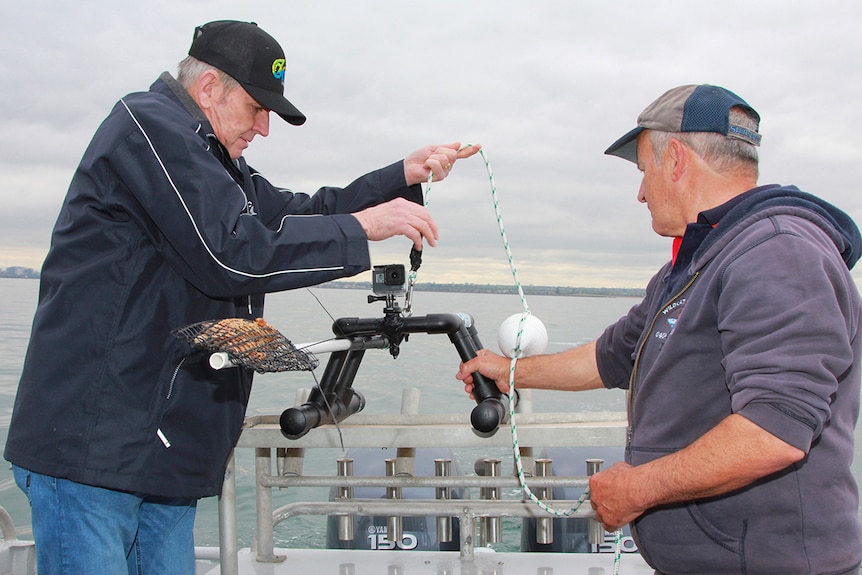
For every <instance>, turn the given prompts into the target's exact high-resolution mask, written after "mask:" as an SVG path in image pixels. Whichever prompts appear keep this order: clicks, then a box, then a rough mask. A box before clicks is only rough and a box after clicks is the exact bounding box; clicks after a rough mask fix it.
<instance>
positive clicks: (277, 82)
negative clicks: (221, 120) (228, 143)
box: [189, 20, 305, 126]
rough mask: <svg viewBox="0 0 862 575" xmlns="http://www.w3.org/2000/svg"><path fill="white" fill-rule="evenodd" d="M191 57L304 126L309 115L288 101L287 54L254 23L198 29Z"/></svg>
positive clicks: (224, 23) (214, 24) (232, 22)
mask: <svg viewBox="0 0 862 575" xmlns="http://www.w3.org/2000/svg"><path fill="white" fill-rule="evenodd" d="M189 56H192V57H194V58H197V59H198V60H200V61H202V62H206V63H207V64H209V65H211V66H215V67H216V68H218V69H219V70H221V71H222V72H224V73H225V74H227V75H228V76H230V77H231V78H233V79H234V80H236V81H237V82H239V84H240V85H241V86H242V87H243V88H244V89H245V91H246V92H248V95H249V96H251V97H252V98H254V99H255V100H256V101H257V103H258V104H260V105H261V106H263V107H264V108H266V109H268V110H272V111H273V112H275V113H276V114H278V115H279V116H281V117H282V118H283V119H284V120H285V121H287V122H289V123H291V124H293V125H294V126H300V125H302V124H303V123H305V115H304V114H303V113H302V112H300V111H299V110H297V109H296V106H294V105H293V104H291V103H290V102H289V101H288V100H287V98H285V97H284V71H285V66H286V63H285V59H284V50H282V49H281V46H279V45H278V42H276V41H275V38H273V37H272V36H270V35H269V34H267V33H266V32H264V31H263V30H261V29H260V28H259V27H258V25H257V24H255V23H254V22H239V21H236V20H218V21H215V22H210V23H209V24H204V25H202V26H198V27H197V28H195V35H194V38H193V39H192V46H191V48H189Z"/></svg>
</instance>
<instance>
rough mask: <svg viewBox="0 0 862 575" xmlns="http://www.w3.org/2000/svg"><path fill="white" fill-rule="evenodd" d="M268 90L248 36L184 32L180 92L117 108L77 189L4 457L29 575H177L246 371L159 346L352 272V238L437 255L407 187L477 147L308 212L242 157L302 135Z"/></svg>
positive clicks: (385, 177)
mask: <svg viewBox="0 0 862 575" xmlns="http://www.w3.org/2000/svg"><path fill="white" fill-rule="evenodd" d="M284 73H285V59H284V52H283V50H282V49H281V47H280V46H279V45H278V43H277V42H276V41H275V40H274V39H273V38H272V37H271V36H270V35H269V34H267V33H266V32H264V31H263V30H261V29H260V28H259V27H258V26H257V25H255V24H252V23H246V22H234V21H219V22H212V23H209V24H206V25H204V26H201V27H199V28H197V29H196V31H195V35H194V40H193V43H192V46H191V49H190V51H189V58H187V59H186V60H184V61H183V62H182V63H181V65H180V72H179V79H178V80H175V79H174V78H173V77H171V76H170V75H169V74H167V73H165V74H163V75H162V76H161V77H160V78H159V79H158V80H157V81H156V82H155V83H154V84H153V85H152V87H151V88H150V90H149V91H148V92H145V93H137V94H130V95H128V96H126V97H124V98H122V99H121V100H120V102H119V103H118V104H117V105H116V106H115V107H114V109H113V111H112V112H111V113H110V115H109V116H108V117H107V118H106V119H105V121H104V122H103V124H102V125H101V126H100V127H99V129H98V131H97V132H96V134H95V135H94V137H93V139H92V141H91V143H90V145H89V147H88V149H87V151H86V152H85V154H84V156H83V159H82V160H81V163H80V165H79V166H78V169H77V171H76V172H75V175H74V177H73V179H72V182H71V184H70V187H69V191H68V194H67V196H66V199H65V202H64V204H63V207H62V209H61V212H60V215H59V218H58V220H57V224H56V226H55V228H54V232H53V236H52V240H51V249H50V252H49V254H48V256H47V258H46V260H45V263H44V265H43V268H42V277H41V289H40V297H39V304H38V307H37V310H36V315H35V318H34V321H33V329H32V334H31V340H30V345H29V347H28V351H27V356H26V359H25V364H24V369H23V373H22V375H21V380H20V384H19V387H18V396H17V398H16V402H15V407H14V412H13V415H12V421H11V424H10V430H9V437H8V441H7V442H6V451H5V457H6V458H7V459H8V460H9V461H11V462H12V463H13V471H14V475H15V478H16V482H17V483H18V484H19V486H20V487H21V488H22V489H23V490H24V491H25V492H26V493H27V495H28V497H29V499H30V502H31V506H32V518H33V531H34V537H35V540H36V548H37V556H38V559H37V560H38V565H39V572H40V573H52V574H57V573H66V574H74V575H80V574H82V573H92V574H96V573H98V574H99V575H105V574H115V573H135V574H139V573H150V574H158V575H166V574H167V575H170V574H179V573H183V574H188V573H192V572H193V571H194V554H193V525H194V515H195V513H194V511H195V504H196V501H197V499H198V498H200V497H205V496H211V495H216V494H218V493H219V491H220V489H221V484H222V481H223V477H224V468H225V463H226V461H227V459H228V457H229V455H230V452H231V449H232V447H233V445H234V444H235V442H236V440H237V437H238V436H239V433H240V427H241V425H242V421H243V417H244V414H245V409H246V405H247V403H248V398H249V394H250V392H251V380H252V373H251V370H248V369H244V368H237V369H226V370H221V371H213V370H212V369H211V368H210V367H209V366H208V363H207V355H208V354H206V353H204V352H201V351H193V350H192V349H190V347H189V345H188V344H187V343H186V342H185V341H181V340H180V339H177V338H175V337H173V336H172V335H171V332H172V330H174V329H176V328H179V327H183V326H187V325H190V324H193V323H196V322H200V321H205V320H213V319H221V318H237V317H239V318H257V317H261V316H262V315H263V294H264V293H267V292H272V291H278V290H287V289H293V288H297V287H303V286H309V285H314V284H318V283H321V282H324V281H328V280H332V279H336V278H341V277H346V276H351V275H354V274H356V273H359V272H361V271H363V270H366V269H368V268H369V267H370V261H369V253H368V241H369V240H383V239H386V238H389V237H391V236H394V235H404V236H407V237H408V238H410V240H412V242H413V244H414V247H415V248H417V249H421V248H422V243H423V239H424V240H426V241H427V242H428V243H429V244H430V245H434V244H435V240H436V238H437V228H436V226H435V224H434V221H433V220H432V218H431V217H430V215H429V214H428V212H427V211H426V210H425V208H424V207H423V206H422V205H421V203H422V190H421V186H420V183H421V182H423V181H427V179H428V178H429V177H433V179H435V180H440V179H443V178H444V177H446V175H448V173H449V171H450V170H451V168H452V164H453V163H454V162H455V161H456V160H457V159H458V158H464V157H467V156H470V155H472V154H473V153H475V152H476V151H478V146H474V147H471V148H466V149H464V150H460V151H459V145H458V144H452V145H442V146H428V147H425V148H422V149H420V150H418V151H416V152H414V153H412V154H410V155H409V156H407V158H406V159H405V160H403V161H398V162H396V163H394V164H392V165H390V166H388V167H385V168H382V169H380V170H377V171H374V172H371V173H369V174H367V175H365V176H362V177H360V178H358V179H357V180H355V181H354V182H353V183H351V184H350V185H348V186H347V187H345V188H344V189H338V188H321V189H320V190H319V191H318V192H317V193H316V194H315V195H313V196H308V195H306V194H301V193H292V192H290V191H287V190H285V189H281V188H276V187H275V186H273V185H272V184H270V183H269V182H268V181H267V180H266V179H265V178H264V177H263V176H262V175H261V174H260V173H258V172H257V171H255V170H254V169H252V168H251V167H250V166H248V164H246V162H245V159H244V158H243V157H242V154H243V152H244V150H245V149H246V148H247V147H248V145H249V144H250V143H251V142H252V140H253V139H254V138H255V137H256V136H262V137H263V136H266V135H267V133H268V131H269V112H270V111H274V112H276V113H277V114H278V115H279V116H281V117H282V118H283V119H285V120H286V121H288V122H290V123H291V124H295V125H300V124H302V123H303V122H304V121H305V116H303V115H302V113H300V112H299V110H297V109H296V107H295V106H293V104H291V103H290V102H289V101H288V100H286V99H285V98H284V95H283V93H284Z"/></svg>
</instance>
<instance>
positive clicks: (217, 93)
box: [191, 70, 222, 111]
mask: <svg viewBox="0 0 862 575" xmlns="http://www.w3.org/2000/svg"><path fill="white" fill-rule="evenodd" d="M221 89H222V82H221V78H219V75H218V72H216V71H215V70H207V71H206V72H204V73H203V74H201V76H200V77H199V78H198V81H197V82H195V83H194V85H193V86H192V94H191V96H192V98H193V99H194V101H195V102H197V104H198V106H200V108H201V110H203V111H207V110H209V109H210V108H212V106H213V103H214V102H218V101H219V100H220V99H221Z"/></svg>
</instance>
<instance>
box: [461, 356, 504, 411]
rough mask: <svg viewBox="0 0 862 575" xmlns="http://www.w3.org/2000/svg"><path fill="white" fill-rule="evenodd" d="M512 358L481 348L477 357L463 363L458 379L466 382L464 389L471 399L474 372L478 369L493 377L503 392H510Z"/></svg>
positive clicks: (486, 375) (488, 376)
mask: <svg viewBox="0 0 862 575" xmlns="http://www.w3.org/2000/svg"><path fill="white" fill-rule="evenodd" d="M510 366H511V360H510V359H509V358H507V357H503V356H501V355H497V354H496V353H494V352H492V351H489V350H487V349H480V350H479V351H478V352H476V357H474V358H473V359H471V360H470V361H467V362H464V363H462V364H461V366H460V369H459V370H458V373H457V374H456V375H455V378H456V379H460V380H461V381H463V382H464V391H466V392H467V395H469V396H470V398H471V399H476V398H475V397H473V374H474V373H476V372H477V371H478V372H479V373H481V374H482V375H484V376H485V377H487V378H490V379H493V380H494V382H495V383H496V384H497V387H498V388H499V389H500V391H501V392H503V393H509V369H510Z"/></svg>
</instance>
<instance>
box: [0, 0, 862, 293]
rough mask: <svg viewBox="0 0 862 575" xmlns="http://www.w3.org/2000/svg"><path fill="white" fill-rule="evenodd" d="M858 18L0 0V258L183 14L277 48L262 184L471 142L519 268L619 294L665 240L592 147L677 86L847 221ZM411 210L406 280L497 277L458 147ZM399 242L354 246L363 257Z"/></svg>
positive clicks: (722, 9)
mask: <svg viewBox="0 0 862 575" xmlns="http://www.w3.org/2000/svg"><path fill="white" fill-rule="evenodd" d="M860 17H862V3H858V2H848V1H846V0H845V1H842V2H838V1H831V0H827V1H821V2H791V1H777V0H776V1H773V0H760V1H751V0H744V1H737V0H731V1H724V2H679V1H665V0H657V1H656V0H651V1H648V2H645V1H643V0H621V1H616V2H612V1H605V2H600V1H584V0H580V1H554V2H552V1H546V0H532V1H531V2H523V1H521V2H513V1H509V0H500V1H477V0H471V1H465V0H459V1H456V0H441V1H438V2H435V3H425V2H421V3H420V2H413V1H411V0H400V1H398V0H388V1H386V0H364V1H362V2H348V1H327V0H318V1H316V2H313V3H311V2H308V3H307V2H283V1H278V0H245V1H244V2H236V1H231V2H227V1H224V0H208V1H206V2H204V1H202V0H201V1H193V0H160V1H155V2H136V3H125V2H107V1H105V0H91V1H88V2H56V1H54V2H43V1H41V0H33V1H30V2H16V3H13V5H11V6H8V7H5V8H4V17H3V18H2V19H0V45H2V53H3V55H4V57H3V58H2V60H0V77H2V78H3V80H2V88H0V122H2V126H3V135H4V137H3V138H2V140H0V142H2V143H0V151H2V153H0V202H2V206H3V209H2V210H0V229H2V230H3V234H2V239H0V267H6V266H12V265H23V266H29V267H34V268H38V267H40V265H41V261H42V258H43V257H44V255H45V253H46V251H47V248H48V241H49V238H50V231H51V228H52V226H53V223H54V220H55V218H56V215H57V211H58V209H59V206H60V203H61V202H62V199H63V196H64V194H65V191H66V187H67V185H68V182H69V179H70V178H71V176H72V172H73V170H74V168H75V166H76V164H77V162H78V160H79V159H80V157H81V154H82V153H83V151H84V149H85V147H86V145H87V143H88V142H89V139H90V137H91V136H92V133H93V131H94V130H95V129H96V127H97V126H98V124H99V123H100V122H101V120H102V119H103V118H104V117H105V115H107V113H108V112H109V110H110V109H111V107H112V106H113V104H114V103H115V102H116V101H117V100H118V99H119V98H120V97H121V96H123V95H125V94H126V93H128V92H132V91H139V90H146V89H147V88H148V86H149V85H150V83H151V82H152V81H153V80H154V79H155V78H156V77H157V76H158V74H159V73H160V72H162V71H163V70H169V71H171V72H174V71H175V68H176V63H177V62H178V61H179V60H180V59H181V58H182V57H183V56H184V55H185V54H186V52H187V50H188V46H189V43H190V41H191V37H192V31H193V29H194V27H195V25H197V24H202V23H204V22H207V21H210V20H216V19H224V18H232V19H241V20H253V21H256V22H258V24H260V26H261V27H262V28H263V29H265V30H266V31H267V32H269V33H270V34H272V35H273V36H274V37H275V38H276V39H278V40H279V41H280V43H281V44H282V46H283V47H284V49H285V51H286V53H287V61H288V68H287V76H286V95H287V96H288V98H289V99H290V100H291V101H292V102H293V103H294V104H296V106H297V107H298V108H299V109H300V110H302V111H303V112H304V113H305V114H306V115H307V116H308V122H307V123H306V124H305V125H304V126H301V127H293V126H290V125H288V124H287V123H285V122H282V121H281V120H280V119H279V118H278V117H277V116H275V115H273V117H272V127H271V134H270V136H269V137H268V138H265V139H262V138H258V139H256V140H255V141H254V142H253V143H252V146H251V147H250V149H249V150H248V152H247V154H246V158H247V159H248V161H249V163H250V164H251V165H253V166H254V167H256V168H257V169H259V170H260V171H261V172H263V173H264V174H265V175H266V176H267V177H268V178H269V179H270V180H271V181H272V182H274V183H276V184H277V185H282V186H286V187H289V188H291V189H294V190H300V191H306V192H313V191H314V190H316V189H317V188H318V187H320V186H322V185H345V184H347V183H349V182H350V181H351V180H352V179H353V178H354V177H356V176H358V175H360V174H362V173H364V172H367V171H370V170H371V169H374V168H376V167H380V166H382V165H385V164H388V163H390V162H393V161H396V160H398V159H400V158H402V157H403V156H404V155H406V154H407V153H409V152H410V151H412V150H413V149H415V148H417V147H419V146H422V145H424V144H428V143H447V142H451V141H454V140H460V141H462V142H480V143H482V144H483V145H484V146H485V151H486V153H487V155H488V158H489V159H490V162H491V166H492V168H493V170H494V175H495V179H496V184H497V190H498V194H499V201H500V210H501V212H502V217H503V222H504V224H505V227H506V232H507V235H508V240H509V244H510V246H511V249H512V252H513V255H514V260H515V263H516V265H517V268H518V271H519V274H520V277H521V281H522V282H523V283H525V284H560V285H574V286H626V287H640V286H642V285H644V284H645V282H646V281H647V279H648V278H649V276H650V275H652V273H653V272H654V271H655V269H656V268H657V267H658V266H659V265H661V263H663V262H664V261H665V260H666V259H667V258H668V257H669V246H670V240H668V239H665V238H659V237H658V236H656V235H655V234H654V233H653V232H652V230H651V228H650V221H649V213H648V211H647V210H646V207H645V206H643V205H641V204H639V203H638V202H637V199H636V195H637V189H638V185H639V181H640V179H639V174H638V172H637V170H636V168H635V167H634V165H632V164H630V163H628V162H625V161H623V160H620V159H618V158H612V157H608V156H604V155H603V154H602V152H603V150H604V149H605V148H606V147H607V146H608V145H609V144H610V143H611V142H612V141H614V140H615V139H616V138H617V137H619V136H620V135H622V134H623V133H624V132H626V131H628V130H629V129H630V128H632V127H633V126H634V122H635V119H636V117H637V115H638V113H639V112H640V111H641V110H642V109H643V108H644V107H645V106H646V105H647V104H649V103H650V102H651V101H652V100H654V99H655V98H656V97H658V96H659V95H660V94H661V93H662V92H664V91H665V90H667V89H669V88H671V87H674V86H677V85H680V84H689V83H712V84H718V85H722V86H725V87H727V88H729V89H731V90H733V91H734V92H736V93H738V94H739V95H740V96H742V97H743V98H745V99H746V100H747V101H748V102H749V103H750V104H751V105H752V106H753V107H754V108H755V109H757V110H758V111H759V112H760V114H761V116H762V123H761V131H762V133H763V135H764V138H763V145H762V148H761V150H760V154H761V178H760V181H761V183H782V184H796V185H798V186H799V187H800V188H802V189H803V190H805V191H808V192H811V193H814V194H816V195H820V196H821V197H823V198H825V199H826V200H828V201H831V202H833V203H835V204H836V205H838V206H839V207H841V208H843V209H844V210H846V211H847V212H848V213H849V214H850V215H851V216H852V217H853V218H854V219H856V220H857V221H860V218H862V194H860V193H859V191H858V189H857V187H858V185H859V182H860V181H862V144H860V143H859V138H858V136H856V134H855V132H856V130H858V128H859V125H860V120H862V118H860V116H862V112H860V102H862V76H860V74H859V72H858V70H857V63H858V60H859V57H860V55H862V37H860V35H859V34H858V24H859V22H860V21H862V18H860ZM429 207H430V210H431V212H432V214H433V216H434V218H435V219H436V221H437V224H438V226H439V228H440V235H441V237H440V243H439V246H438V247H437V248H435V249H433V250H427V253H426V256H425V258H424V262H423V266H422V269H421V270H420V274H419V281H420V282H421V281H428V282H449V281H458V282H471V283H507V282H509V281H510V279H511V275H510V272H509V268H508V262H507V260H506V256H505V253H504V251H503V247H502V242H501V240H500V235H499V232H498V230H497V222H496V218H495V215H494V210H493V205H492V202H491V195H490V187H489V183H488V178H487V175H486V173H485V168H484V165H483V163H482V161H481V158H480V157H479V156H474V157H473V158H470V159H469V160H465V161H464V162H461V163H459V164H458V166H457V167H456V169H455V170H454V172H453V174H452V176H451V177H450V178H449V179H448V180H446V181H444V182H441V183H439V184H435V185H434V186H433V187H432V190H431V194H430V206H429ZM409 249H410V243H409V241H408V240H406V239H405V238H395V239H393V240H389V241H387V242H384V243H382V244H375V245H374V248H373V259H374V263H375V264H382V263H407V255H408V253H409ZM360 279H363V278H362V277H360ZM364 279H367V278H364Z"/></svg>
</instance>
